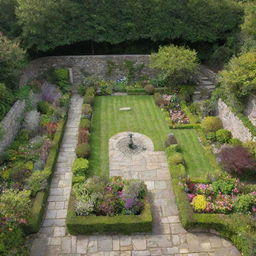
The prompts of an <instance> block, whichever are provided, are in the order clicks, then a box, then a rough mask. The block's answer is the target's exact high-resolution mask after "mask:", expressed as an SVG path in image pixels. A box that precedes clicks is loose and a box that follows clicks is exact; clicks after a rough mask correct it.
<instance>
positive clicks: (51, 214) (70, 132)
mask: <svg viewBox="0 0 256 256" xmlns="http://www.w3.org/2000/svg"><path fill="white" fill-rule="evenodd" d="M81 105H82V98H81V97H79V96H73V98H72V100H71V106H70V113H69V119H68V122H67V128H66V131H65V134H64V138H63V142H62V146H61V151H60V155H59V158H58V163H57V168H56V170H55V174H54V177H53V180H52V184H51V190H50V196H49V198H48V205H47V210H46V215H45V219H44V221H43V225H42V228H41V229H40V232H39V233H38V234H36V235H35V236H34V239H33V244H32V249H31V256H68V255H69V256H92V255H93V256H149V255H152V256H154V255H155V256H160V255H169V256H185V255H186V256H238V255H240V253H239V252H238V250H237V249H236V248H235V247H234V246H232V244H231V243H230V242H228V241H227V240H225V239H222V238H220V237H218V236H215V235H213V234H208V233H189V232H187V231H186V230H184V229H183V227H182V225H181V223H180V221H179V217H178V210H177V206H176V203H175V196H174V193H173V191H172V187H171V183H170V174H169V170H168V166H167V159H166V155H165V153H164V152H154V151H153V150H154V148H153V144H152V141H151V140H150V139H149V138H148V137H146V136H144V135H140V134H138V133H136V134H134V136H135V137H138V138H139V139H141V140H143V141H144V145H146V150H144V151H143V152H140V153H139V154H135V155H132V154H126V153H120V151H119V150H118V147H117V144H118V141H119V140H120V139H122V138H125V137H126V136H127V135H128V132H125V133H120V134H117V135H115V136H113V137H112V138H111V139H110V141H109V158H110V159H109V162H110V175H111V176H116V175H118V176H123V178H125V179H131V178H137V179H142V180H144V181H145V183H146V184H147V187H148V190H149V193H150V198H151V203H152V211H153V219H154V223H153V232H152V233H150V234H137V235H132V236H127V235H93V236H71V235H69V234H68V233H67V231H66V228H65V217H66V213H67V203H68V198H69V195H70V190H71V178H72V173H71V166H72V163H73V161H74V158H75V153H74V150H75V146H76V143H77V134H78V126H79V120H80V116H81Z"/></svg>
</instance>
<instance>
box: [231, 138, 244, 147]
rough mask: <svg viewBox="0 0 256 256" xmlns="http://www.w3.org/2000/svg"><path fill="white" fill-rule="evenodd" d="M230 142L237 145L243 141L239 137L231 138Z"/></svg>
mask: <svg viewBox="0 0 256 256" xmlns="http://www.w3.org/2000/svg"><path fill="white" fill-rule="evenodd" d="M229 143H230V144H231V145H235V146H238V145H242V141H241V140H239V139H237V138H231V139H230V140H229Z"/></svg>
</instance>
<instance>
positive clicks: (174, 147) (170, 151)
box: [165, 144, 180, 156]
mask: <svg viewBox="0 0 256 256" xmlns="http://www.w3.org/2000/svg"><path fill="white" fill-rule="evenodd" d="M178 151H180V146H179V145H178V144H173V145H170V146H169V147H167V148H166V149H165V152H166V154H167V156H170V155H172V154H173V153H175V152H178Z"/></svg>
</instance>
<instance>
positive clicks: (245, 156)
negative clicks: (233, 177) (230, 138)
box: [219, 146, 256, 175]
mask: <svg viewBox="0 0 256 256" xmlns="http://www.w3.org/2000/svg"><path fill="white" fill-rule="evenodd" d="M219 157H220V161H221V163H222V165H223V167H224V169H225V170H226V171H228V172H229V173H235V174H237V175H241V174H244V172H248V171H250V170H253V169H255V168H256V161H255V159H254V158H253V157H252V156H251V154H250V153H249V152H248V150H247V149H245V148H243V147H241V146H235V147H232V148H223V149H222V150H221V152H220V154H219Z"/></svg>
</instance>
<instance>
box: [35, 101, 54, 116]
mask: <svg viewBox="0 0 256 256" xmlns="http://www.w3.org/2000/svg"><path fill="white" fill-rule="evenodd" d="M37 110H38V111H39V112H40V113H42V114H52V113H53V111H54V109H53V108H52V107H51V105H50V104H49V103H48V102H47V101H39V102H38V104H37Z"/></svg>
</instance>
